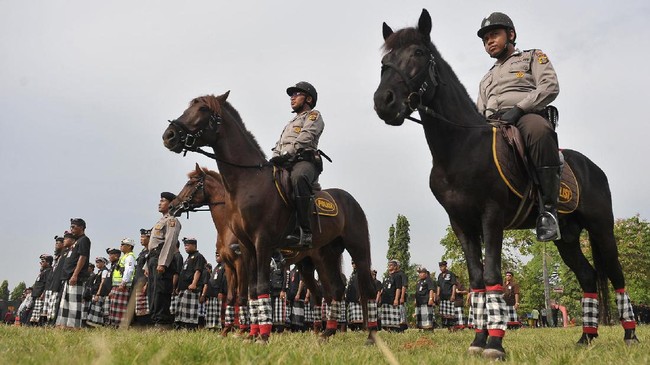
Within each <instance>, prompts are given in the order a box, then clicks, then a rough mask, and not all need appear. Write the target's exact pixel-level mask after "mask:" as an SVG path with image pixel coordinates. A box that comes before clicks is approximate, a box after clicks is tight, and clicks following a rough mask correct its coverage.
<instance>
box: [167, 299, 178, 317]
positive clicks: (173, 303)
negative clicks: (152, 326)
mask: <svg viewBox="0 0 650 365" xmlns="http://www.w3.org/2000/svg"><path fill="white" fill-rule="evenodd" d="M177 310H178V295H175V294H172V300H171V302H170V304H169V313H171V315H172V316H174V317H175V316H176V311H177Z"/></svg>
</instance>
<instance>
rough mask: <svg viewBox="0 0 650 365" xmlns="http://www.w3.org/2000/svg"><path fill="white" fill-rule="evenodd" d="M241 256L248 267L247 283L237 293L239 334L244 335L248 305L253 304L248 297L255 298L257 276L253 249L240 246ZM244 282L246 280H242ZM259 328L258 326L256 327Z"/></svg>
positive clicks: (249, 319) (248, 314)
mask: <svg viewBox="0 0 650 365" xmlns="http://www.w3.org/2000/svg"><path fill="white" fill-rule="evenodd" d="M241 257H242V259H243V260H244V261H245V262H244V264H245V268H248V270H249V272H248V273H249V274H250V275H248V280H247V281H248V284H247V285H246V287H245V289H244V291H243V292H241V293H239V301H240V302H241V303H240V305H239V332H240V334H241V335H244V334H245V333H246V332H247V330H248V329H249V328H252V327H251V326H250V324H251V317H250V306H251V305H253V304H252V303H251V301H250V300H249V298H256V295H257V291H256V285H257V282H256V278H257V258H256V256H255V250H253V249H251V248H249V246H248V245H242V246H241ZM244 282H246V281H244ZM257 328H258V330H259V327H257Z"/></svg>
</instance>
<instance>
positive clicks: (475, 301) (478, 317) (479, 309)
mask: <svg viewBox="0 0 650 365" xmlns="http://www.w3.org/2000/svg"><path fill="white" fill-rule="evenodd" d="M470 296H471V298H470V302H471V305H470V309H469V310H470V313H472V319H471V320H472V324H473V325H474V328H475V329H477V330H487V307H486V306H485V302H486V295H485V292H484V291H480V292H477V291H473V292H471V293H470Z"/></svg>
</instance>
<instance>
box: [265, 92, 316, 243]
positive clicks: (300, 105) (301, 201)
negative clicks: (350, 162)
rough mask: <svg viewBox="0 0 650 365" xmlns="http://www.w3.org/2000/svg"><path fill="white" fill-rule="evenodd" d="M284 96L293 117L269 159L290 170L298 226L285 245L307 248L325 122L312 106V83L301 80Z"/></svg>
mask: <svg viewBox="0 0 650 365" xmlns="http://www.w3.org/2000/svg"><path fill="white" fill-rule="evenodd" d="M287 95H289V97H290V98H291V109H293V112H294V113H296V116H295V117H294V118H293V119H292V120H290V121H289V123H288V124H287V125H286V126H285V127H284V130H283V131H282V134H281V135H280V139H279V140H278V142H277V143H276V144H275V147H274V148H273V157H271V162H273V163H274V164H276V165H279V166H285V167H287V168H289V169H290V170H291V184H292V185H293V194H294V196H295V205H296V214H297V220H298V227H296V231H295V232H293V233H292V234H290V235H289V236H287V241H288V242H287V247H294V248H305V249H307V248H311V245H312V230H311V225H310V212H311V206H312V203H311V196H312V184H313V183H314V182H315V181H316V180H317V179H318V175H319V174H320V173H321V171H322V170H323V164H322V161H321V159H320V155H319V153H318V140H319V138H320V136H321V134H322V133H323V128H324V127H325V124H324V123H323V118H322V116H321V114H320V112H318V111H317V110H315V109H313V108H314V107H316V101H317V99H318V93H317V92H316V89H315V88H314V86H312V85H311V84H310V83H308V82H305V81H300V82H298V83H297V84H296V85H295V86H290V87H289V88H287Z"/></svg>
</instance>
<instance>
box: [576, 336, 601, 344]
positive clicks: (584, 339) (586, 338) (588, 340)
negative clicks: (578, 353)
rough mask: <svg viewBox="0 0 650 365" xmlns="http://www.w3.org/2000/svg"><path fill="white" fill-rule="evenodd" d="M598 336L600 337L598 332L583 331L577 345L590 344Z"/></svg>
mask: <svg viewBox="0 0 650 365" xmlns="http://www.w3.org/2000/svg"><path fill="white" fill-rule="evenodd" d="M596 337H598V334H597V333H583V334H582V336H581V337H580V339H579V340H578V342H577V343H576V345H578V346H589V345H591V343H592V342H593V340H594V339H595V338H596Z"/></svg>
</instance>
